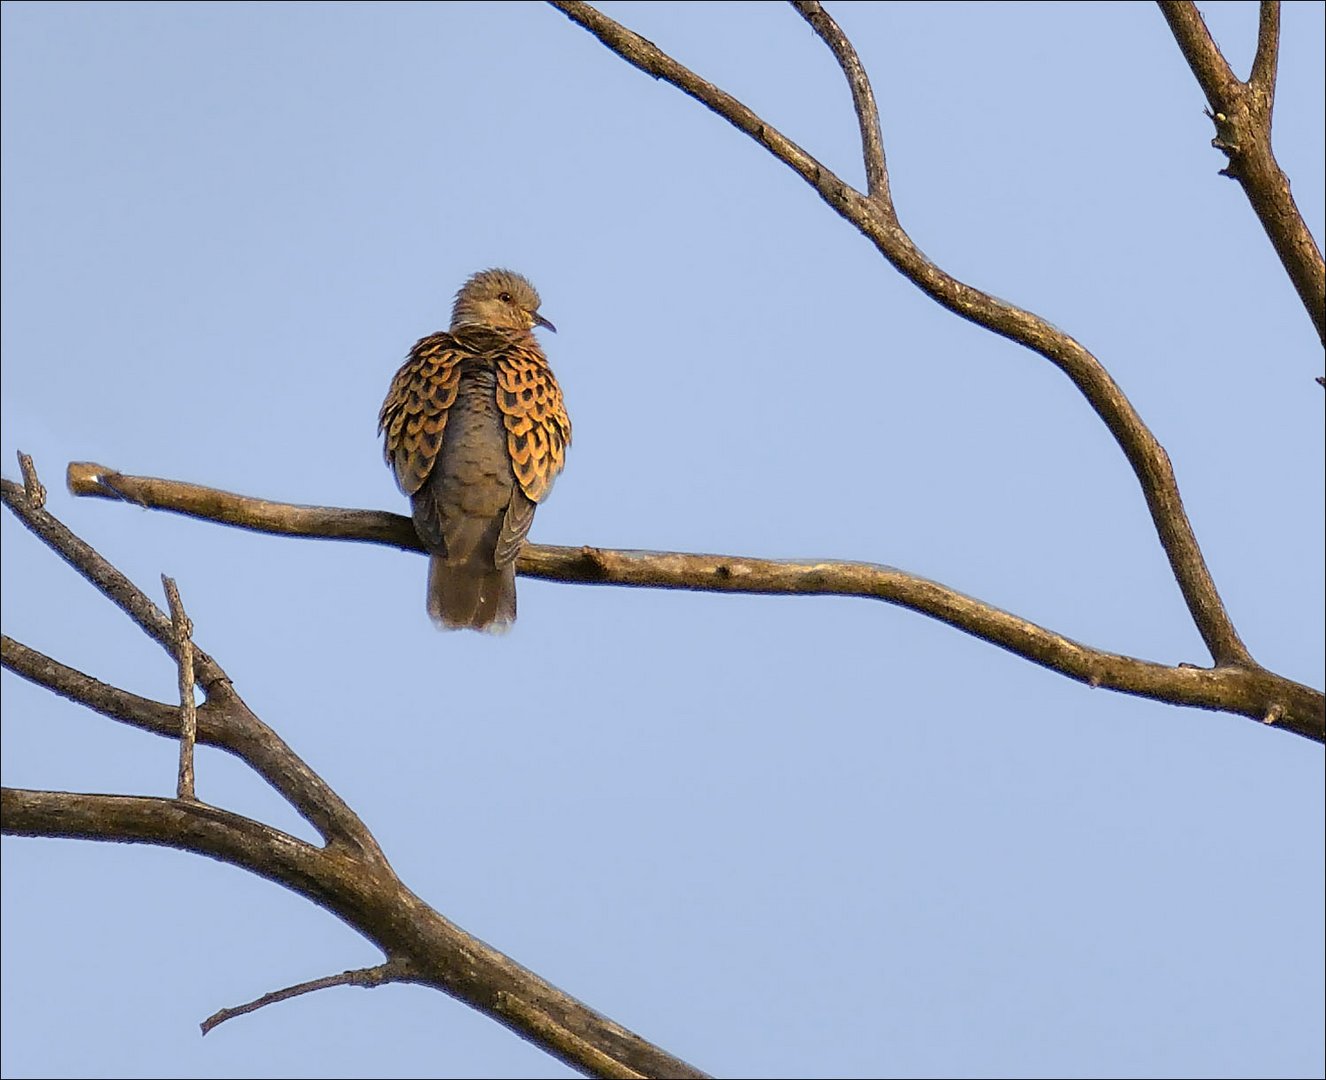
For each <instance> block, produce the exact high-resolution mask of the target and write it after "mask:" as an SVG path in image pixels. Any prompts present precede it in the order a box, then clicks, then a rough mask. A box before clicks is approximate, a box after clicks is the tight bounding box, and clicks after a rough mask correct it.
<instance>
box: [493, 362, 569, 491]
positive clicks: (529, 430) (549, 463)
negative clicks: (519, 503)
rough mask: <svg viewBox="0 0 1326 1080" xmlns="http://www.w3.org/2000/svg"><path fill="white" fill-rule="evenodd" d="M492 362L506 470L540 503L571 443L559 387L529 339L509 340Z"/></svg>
mask: <svg viewBox="0 0 1326 1080" xmlns="http://www.w3.org/2000/svg"><path fill="white" fill-rule="evenodd" d="M495 359H496V361H497V364H496V371H497V407H498V408H499V409H500V410H501V412H502V419H503V422H504V423H505V424H506V433H507V434H506V445H507V452H508V453H509V454H510V455H511V468H512V470H513V471H514V472H515V474H516V482H517V483H519V484H520V489H521V490H522V491H523V492H524V493H525V495H526V496H527V497H528V498H529V499H530V500H531V501H533V502H536V503H537V502H541V501H542V500H543V498H544V496H545V495H547V494H548V489H549V488H551V487H552V482H553V480H555V479H556V478H557V474H558V473H559V472H561V471H562V466H563V465H564V464H566V448H567V447H568V446H569V445H570V444H571V420H570V418H569V417H568V416H567V415H566V406H565V405H564V404H563V402H562V388H561V387H560V386H558V385H557V379H556V378H554V377H553V373H552V369H551V368H549V367H548V361H547V359H545V357H544V355H543V353H542V352H541V351H540V349H539V347H538V345H537V344H534V342H533V341H532V339H531V340H526V341H522V342H513V343H512V345H511V347H510V348H507V349H504V350H502V351H501V352H500V353H498V354H497V356H496V357H495Z"/></svg>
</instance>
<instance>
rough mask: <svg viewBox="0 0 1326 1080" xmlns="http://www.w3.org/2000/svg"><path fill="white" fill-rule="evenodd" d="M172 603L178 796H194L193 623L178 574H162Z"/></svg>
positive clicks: (167, 597) (195, 726) (168, 599)
mask: <svg viewBox="0 0 1326 1080" xmlns="http://www.w3.org/2000/svg"><path fill="white" fill-rule="evenodd" d="M161 585H162V587H163V588H164V589H165V590H166V601H167V603H168V604H169V605H170V624H171V627H172V629H173V630H174V634H175V655H176V658H177V660H178V661H179V674H180V770H179V779H178V781H177V782H176V785H175V797H176V798H177V799H193V798H195V795H194V776H193V745H194V743H195V742H196V741H197V739H198V710H197V709H196V707H195V705H194V700H193V623H192V622H191V621H190V620H189V616H188V615H186V614H185V613H184V601H183V600H181V599H180V590H179V587H178V586H177V585H176V584H175V579H174V578H169V577H167V576H166V575H165V574H162V575H161Z"/></svg>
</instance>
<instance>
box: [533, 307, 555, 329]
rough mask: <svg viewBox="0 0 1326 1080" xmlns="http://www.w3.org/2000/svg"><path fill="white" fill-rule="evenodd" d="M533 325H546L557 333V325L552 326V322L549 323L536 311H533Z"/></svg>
mask: <svg viewBox="0 0 1326 1080" xmlns="http://www.w3.org/2000/svg"><path fill="white" fill-rule="evenodd" d="M534 325H535V326H546V327H547V328H548V329H549V330H551V331H552V332H553V333H554V334H555V333H557V327H555V326H553V324H552V323H550V322H549V321H548V320H547V319H545V318H544V317H543V316H542V315H540V314H539V313H538V312H537V311H536V312H534Z"/></svg>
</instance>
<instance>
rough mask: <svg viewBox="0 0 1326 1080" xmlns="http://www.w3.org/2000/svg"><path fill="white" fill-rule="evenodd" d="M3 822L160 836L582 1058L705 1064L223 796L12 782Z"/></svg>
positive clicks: (578, 1064)
mask: <svg viewBox="0 0 1326 1080" xmlns="http://www.w3.org/2000/svg"><path fill="white" fill-rule="evenodd" d="M0 823H2V824H3V830H4V832H5V833H7V834H10V835H17V836H42V837H71V838H77V839H83V840H111V841H120V842H125V841H128V842H132V843H146V844H157V845H162V846H166V847H174V848H179V849H181V850H184V851H192V852H196V853H198V854H201V855H208V856H210V857H212V858H215V859H220V860H221V861H223V862H227V863H230V864H232V865H234V866H239V867H242V868H244V869H246V870H249V871H251V872H252V873H255V874H258V875H260V876H261V877H264V878H267V879H268V880H270V881H275V882H277V883H278V884H280V885H284V886H285V887H286V888H289V889H291V890H293V891H294V892H297V893H299V894H300V895H302V896H305V897H308V898H309V899H311V900H313V901H314V902H315V903H317V904H319V905H321V906H323V907H325V908H327V909H328V910H329V911H332V912H333V913H334V914H336V915H338V916H340V917H341V918H342V919H344V920H345V921H346V922H347V923H349V924H350V925H351V926H353V927H354V928H355V929H356V930H357V931H359V932H360V933H362V934H363V935H364V936H365V937H367V938H368V939H369V940H371V941H372V942H373V943H374V944H375V945H377V946H378V947H379V948H380V949H381V950H382V951H383V953H384V954H385V955H386V957H387V958H388V963H389V964H391V965H392V966H393V969H396V970H408V971H409V972H410V981H413V982H418V983H421V984H423V985H426V986H431V987H433V988H435V989H438V990H441V991H443V992H444V993H447V994H450V995H452V996H453V997H456V998H458V999H460V1000H461V1001H464V1002H466V1003H467V1004H469V1005H472V1006H474V1007H475V1008H477V1009H479V1010H480V1011H482V1012H485V1013H487V1014H488V1015H489V1016H491V1017H493V1018H494V1019H495V1020H497V1021H498V1022H500V1023H502V1024H505V1025H506V1026H507V1027H510V1028H511V1029H512V1030H513V1031H515V1032H517V1033H518V1034H519V1035H521V1036H522V1037H523V1038H525V1039H528V1040H529V1041H530V1042H532V1043H534V1044H535V1045H538V1046H541V1047H542V1048H543V1049H545V1050H547V1051H548V1052H549V1053H551V1054H553V1055H554V1056H556V1057H558V1058H560V1059H561V1060H563V1061H565V1062H566V1063H567V1064H569V1065H571V1066H573V1067H575V1068H577V1069H580V1070H582V1071H585V1072H587V1073H589V1074H591V1075H597V1076H612V1077H639V1076H676V1077H703V1076H704V1075H705V1074H704V1073H702V1072H700V1071H699V1070H697V1069H695V1068H693V1067H692V1066H690V1065H688V1064H686V1063H685V1062H684V1061H681V1060H680V1059H678V1058H675V1057H673V1056H671V1055H670V1054H667V1053H665V1052H664V1051H662V1050H660V1049H659V1048H658V1047H656V1046H653V1045H651V1044H650V1043H648V1042H645V1041H644V1040H643V1039H641V1038H640V1037H639V1036H637V1035H635V1034H633V1033H632V1032H629V1031H627V1030H626V1029H625V1028H622V1027H621V1026H619V1025H617V1024H614V1023H613V1022H612V1021H611V1020H608V1019H607V1018H605V1017H603V1016H601V1015H599V1014H598V1013H596V1012H594V1011H593V1010H592V1009H590V1008H588V1007H587V1006H585V1005H584V1004H582V1003H581V1002H579V1001H576V1000H575V999H574V998H572V997H570V996H569V995H567V994H564V993H562V992H561V991H560V990H558V989H557V988H556V987H554V986H552V985H550V984H549V983H547V982H545V981H544V980H542V979H540V978H539V977H538V976H537V975H535V974H534V973H533V972H532V971H529V970H528V969H526V968H523V967H521V966H520V965H519V964H517V963H515V961H513V960H511V959H510V958H509V957H506V956H503V955H502V954H501V953H499V952H497V951H496V950H495V949H492V948H489V947H488V946H487V945H485V944H484V943H483V942H481V941H479V940H478V939H477V938H474V937H471V936H470V935H468V934H466V933H465V932H464V931H462V930H461V929H460V928H459V927H457V926H455V925H453V924H452V923H450V922H448V921H447V920H446V919H444V918H443V917H442V916H441V915H439V914H438V913H437V912H436V911H434V910H433V909H432V908H430V907H429V906H428V905H427V904H425V903H424V902H423V901H422V900H420V899H419V898H418V897H417V896H415V895H414V894H413V893H412V892H410V891H409V890H408V889H407V888H405V886H404V885H402V884H401V882H400V881H399V880H398V879H397V878H396V877H395V875H394V874H392V873H391V871H390V869H389V868H387V867H386V865H385V864H382V865H379V866H373V865H365V864H364V863H363V862H362V861H361V860H360V859H359V858H357V857H355V856H353V855H351V854H349V853H347V852H344V851H339V850H336V849H333V848H321V849H319V848H315V847H312V846H311V845H309V844H305V843H304V842H303V841H300V840H297V839H295V838H294V837H291V836H287V835H286V834H284V833H281V832H279V831H278V830H275V829H271V828H268V827H267V826H266V825H262V824H260V823H259V822H255V821H250V820H249V819H247V818H243V817H239V816H238V815H236V814H231V813H228V812H226V811H224V810H219V809H217V808H216V807H212V806H207V805H205V804H203V803H197V802H181V801H178V800H171V799H149V798H135V797H129V796H121V795H84V794H72V793H69V792H54V791H29V790H22V789H15V788H5V789H4V790H3V792H2V793H0ZM587 1048H588V1050H589V1052H587Z"/></svg>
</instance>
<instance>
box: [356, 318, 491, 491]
mask: <svg viewBox="0 0 1326 1080" xmlns="http://www.w3.org/2000/svg"><path fill="white" fill-rule="evenodd" d="M469 355H471V354H470V353H469V351H468V350H467V349H465V348H464V347H463V346H462V345H461V344H460V342H458V341H457V340H456V339H455V338H453V337H452V336H451V335H450V334H433V335H432V336H430V337H426V338H423V339H422V340H421V341H419V342H418V343H417V344H416V345H415V346H414V348H413V349H411V350H410V355H409V358H408V359H407V360H406V361H405V363H404V364H403V365H402V366H401V369H400V371H398V372H396V377H395V378H394V379H392V381H391V390H390V391H388V393H387V400H386V401H384V402H383V403H382V411H381V412H380V413H379V414H378V434H380V435H385V436H386V437H385V439H384V440H383V446H382V452H383V456H384V457H385V458H386V459H387V464H388V465H389V466H390V467H391V468H392V470H393V471H394V472H395V474H396V483H397V484H399V485H400V489H401V490H402V491H403V492H405V494H406V495H413V494H414V493H415V492H417V491H418V490H419V489H420V488H421V487H422V486H423V483H424V481H425V480H427V479H428V474H429V472H431V471H432V468H433V463H434V462H435V461H436V460H437V455H438V452H439V451H440V450H441V449H442V433H443V431H444V430H445V429H446V426H447V411H448V410H449V409H450V408H451V406H452V404H453V403H454V402H455V400H456V391H457V390H458V389H459V388H460V371H461V361H462V360H464V359H465V358H466V357H467V356H469Z"/></svg>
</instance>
